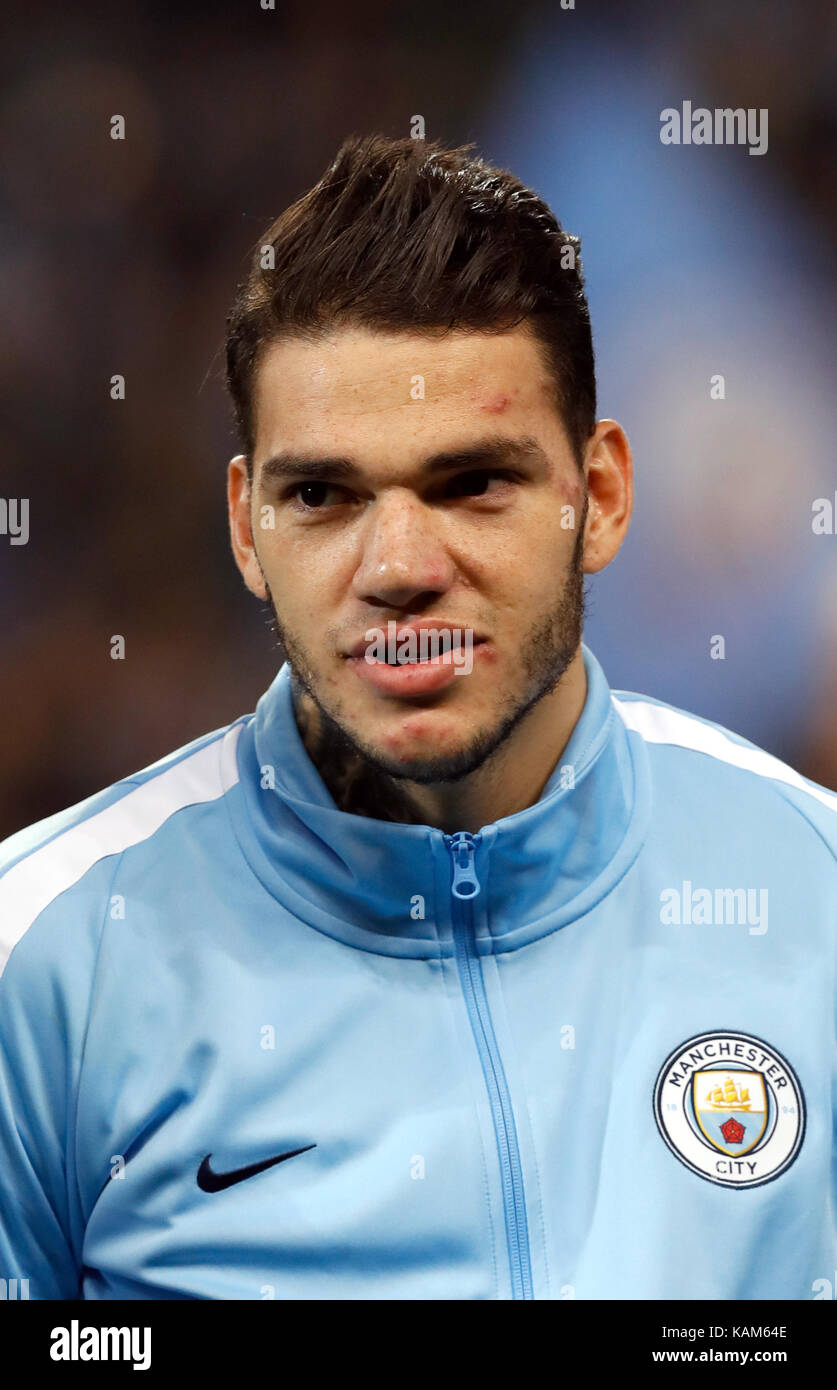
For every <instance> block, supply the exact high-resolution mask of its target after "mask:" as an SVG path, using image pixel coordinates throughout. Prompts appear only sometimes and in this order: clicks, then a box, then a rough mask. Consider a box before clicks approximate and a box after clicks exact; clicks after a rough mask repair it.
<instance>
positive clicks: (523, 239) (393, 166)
mask: <svg viewBox="0 0 837 1390" xmlns="http://www.w3.org/2000/svg"><path fill="white" fill-rule="evenodd" d="M470 149H471V147H470V146H463V147H461V148H459V149H453V150H448V149H445V148H444V147H443V146H442V145H440V144H438V143H426V142H425V141H423V140H412V139H398V140H393V139H388V138H387V137H386V136H383V135H371V136H364V137H360V136H351V137H350V138H349V139H348V140H346V141H345V143H344V144H343V146H342V147H341V149H340V151H339V153H338V154H337V157H336V158H335V160H334V161H333V163H332V164H331V165H330V166H329V168H328V169H327V170H326V172H325V174H324V175H323V177H322V178H321V179H320V181H319V183H317V184H315V186H314V187H313V188H312V189H310V191H309V192H308V193H306V194H305V195H304V197H302V198H300V199H299V200H298V202H296V203H294V204H292V206H291V207H289V208H287V209H286V210H285V212H283V213H282V214H281V215H280V216H279V217H278V218H277V219H276V221H275V222H274V223H272V225H271V226H270V227H269V228H268V230H267V231H266V232H265V234H264V236H263V237H262V238H261V240H260V242H259V245H258V246H257V248H256V251H255V253H254V256H253V262H252V268H251V271H250V274H249V277H248V278H247V280H246V281H245V282H244V284H243V285H241V286H240V287H239V289H238V292H237V294H236V298H235V301H234V303H233V306H232V309H231V310H230V313H229V315H228V318H227V340H226V356H227V386H228V388H229V391H230V394H231V396H232V402H233V409H234V412H235V419H236V423H237V426H238V429H239V432H240V435H241V439H242V442H243V446H244V451H245V453H246V455H247V461H248V467H250V466H251V465H252V455H253V447H254V434H255V429H254V420H253V381H254V376H255V372H256V370H257V368H258V365H259V360H260V355H261V353H262V352H263V350H264V349H265V348H266V347H267V346H268V345H269V344H270V343H272V342H274V341H275V340H276V339H278V338H281V337H283V336H286V335H287V336H304V337H309V338H310V337H316V336H318V335H319V334H321V333H323V332H326V331H328V330H329V329H330V328H333V327H336V326H339V325H341V324H351V325H353V326H359V327H366V328H373V329H374V328H376V329H381V330H384V331H386V330H388V329H389V330H411V329H412V330H415V331H416V332H422V331H425V332H437V331H447V330H450V329H465V330H476V331H480V330H481V331H483V332H490V331H492V330H493V331H502V330H504V329H507V328H512V327H514V326H515V325H516V324H519V323H521V321H522V320H524V319H526V320H529V321H530V323H531V327H532V329H533V331H534V334H535V336H536V338H537V340H538V341H539V342H540V343H541V344H542V345H543V347H544V348H545V349H546V361H547V363H548V365H549V367H550V370H551V371H552V373H553V375H554V379H555V388H556V402H557V405H558V410H559V413H560V415H561V418H562V420H563V422H564V426H565V429H566V431H567V433H568V435H569V439H570V443H571V445H572V447H573V450H574V452H575V455H576V458H577V460H578V461H579V463H580V462H581V457H582V453H583V448H584V445H585V443H586V441H587V439H588V438H589V436H590V434H591V433H592V432H593V430H594V428H595V419H596V378H595V363H594V358H593V341H592V335H591V331H590V314H589V310H588V308H587V299H586V296H585V293H584V279H583V274H582V269H581V260H580V256H579V254H578V253H579V247H580V242H579V239H578V237H574V236H571V235H569V234H568V233H567V232H565V231H563V229H562V228H561V226H560V224H559V223H558V221H557V220H556V218H555V216H554V214H553V213H552V212H551V211H550V209H549V208H548V207H547V205H546V204H545V203H544V202H543V201H542V200H541V199H540V198H539V197H538V196H537V194H535V193H533V192H532V190H531V189H530V188H526V186H525V185H524V184H522V183H521V182H520V181H519V180H518V179H516V178H515V177H514V176H513V175H512V174H510V173H508V172H507V171H505V170H503V169H496V168H494V167H492V166H491V165H490V164H487V163H485V161H483V160H482V159H479V158H477V157H476V156H474V155H472V154H471V153H470ZM267 247H271V248H272V254H271V253H270V252H268V253H267V254H265V248H267ZM569 248H571V249H569ZM265 260H266V261H272V264H270V265H269V267H268V268H264V267H263V264H262V262H263V261H265Z"/></svg>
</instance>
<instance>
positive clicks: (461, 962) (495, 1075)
mask: <svg viewBox="0 0 837 1390" xmlns="http://www.w3.org/2000/svg"><path fill="white" fill-rule="evenodd" d="M481 838H482V837H481V836H480V835H470V834H469V833H468V832H467V831H465V830H460V831H457V833H456V834H455V835H445V836H444V841H445V844H446V845H447V847H448V849H449V851H450V855H451V860H452V863H453V874H452V878H451V889H450V891H451V895H452V898H453V906H452V918H453V928H454V940H455V943H456V963H457V966H458V968H459V978H460V982H461V985H462V992H463V994H464V996H465V1003H466V1005H467V1009H468V1018H469V1020H470V1023H471V1031H472V1033H473V1035H474V1041H475V1042H476V1045H477V1052H478V1053H479V1058H480V1062H481V1064H482V1071H483V1076H484V1077H485V1085H486V1089H487V1091H488V1098H489V1100H490V1102H491V1114H492V1117H493V1119H494V1135H495V1138H496V1140H497V1153H498V1155H499V1158H500V1173H501V1176H502V1181H503V1207H504V1210H505V1217H506V1239H507V1242H508V1250H509V1267H510V1269H511V1281H512V1298H534V1296H535V1295H534V1293H533V1291H532V1264H531V1258H530V1253H529V1230H528V1226H527V1222H526V1199H525V1195H524V1192H523V1168H522V1165H521V1162H520V1149H519V1146H518V1142H517V1130H516V1128H515V1123H514V1112H513V1110H512V1104H511V1095H510V1094H509V1087H508V1082H507V1081H506V1077H505V1073H504V1071H503V1063H502V1061H501V1060H500V1050H499V1048H498V1046H497V1039H496V1037H495V1034H494V1025H493V1024H492V1021H491V1013H490V1011H489V1007H488V996H487V995H486V992H485V981H484V979H483V975H482V966H481V964H480V959H479V956H478V954H477V949H476V938H475V934H474V911H473V906H472V904H473V900H474V898H477V897H479V894H480V891H481V885H480V881H479V879H478V877H477V872H476V867H475V865H474V854H475V851H476V848H477V845H478V844H479V843H480V840H481Z"/></svg>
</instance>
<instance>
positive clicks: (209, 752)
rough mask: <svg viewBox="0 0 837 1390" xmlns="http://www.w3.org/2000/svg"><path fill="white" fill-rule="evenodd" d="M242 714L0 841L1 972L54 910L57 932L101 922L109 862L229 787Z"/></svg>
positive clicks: (233, 777) (235, 771) (235, 778)
mask: <svg viewBox="0 0 837 1390" xmlns="http://www.w3.org/2000/svg"><path fill="white" fill-rule="evenodd" d="M247 717H248V716H245V717H244V718H242V719H241V720H237V721H236V722H235V723H233V724H229V725H226V726H225V727H224V728H221V729H216V730H214V731H213V732H212V733H209V734H206V735H204V736H203V737H202V738H198V739H195V740H194V741H193V742H192V743H188V744H186V745H184V746H183V747H182V748H178V749H176V750H175V751H174V752H173V753H170V754H169V755H168V756H167V757H165V758H162V759H160V760H159V761H158V762H156V763H152V764H151V765H150V766H149V767H146V768H144V769H142V771H140V772H137V773H135V774H133V775H132V776H130V777H126V778H124V779H123V780H122V781H120V782H116V783H114V784H113V786H110V787H107V788H105V790H103V791H100V792H97V793H96V794H95V795H93V796H90V797H87V798H86V799H85V800H84V801H81V802H79V803H78V804H77V805H75V806H71V807H70V808H69V809H68V810H66V811H62V812H60V813H59V814H58V815H54V816H50V817H48V818H47V819H45V820H42V821H38V822H37V823H36V824H35V825H32V826H29V827H28V828H27V829H25V830H21V831H19V832H18V833H17V834H15V835H12V836H11V837H10V838H9V839H7V840H5V841H4V842H3V843H2V844H0V973H1V972H2V971H3V968H4V966H5V964H6V962H7V961H8V959H9V957H10V955H11V953H12V952H13V951H14V950H15V948H16V947H17V946H18V945H19V943H21V942H22V940H23V938H24V937H26V936H27V935H30V936H31V935H32V934H31V933H30V928H32V927H33V926H34V925H35V924H36V923H38V922H41V921H43V922H44V924H45V930H44V936H45V937H46V936H51V935H52V933H50V932H49V931H48V930H47V923H48V922H49V921H50V920H51V914H52V917H54V916H55V909H57V908H60V913H61V922H62V926H63V927H66V924H67V921H68V920H69V919H72V920H84V921H85V922H88V923H90V924H91V926H92V925H93V924H94V923H95V921H96V917H97V914H98V917H99V920H101V916H102V914H103V912H104V907H105V904H106V900H107V899H106V890H107V883H108V882H109V881H110V877H111V876H112V871H113V868H114V866H115V859H118V858H119V857H121V856H122V855H123V854H125V853H126V852H128V851H130V850H131V849H132V848H133V847H135V846H137V845H139V844H142V843H143V842H144V841H146V840H148V839H149V838H150V837H151V836H152V835H154V834H156V833H157V832H158V831H159V830H160V829H161V828H162V827H163V826H164V825H165V824H166V822H168V821H169V820H170V819H171V817H173V816H175V815H177V814H178V813H179V812H187V811H188V808H189V807H199V806H203V805H205V804H206V803H207V802H212V801H217V800H218V799H220V798H222V797H223V796H224V795H225V793H226V792H227V791H229V790H230V788H231V787H233V786H234V785H235V783H236V782H237V781H238V763H237V758H236V744H237V741H238V735H239V734H240V732H241V729H242V727H243V726H244V723H245V721H246V719H247ZM35 935H37V934H35ZM62 935H63V936H66V931H64V932H63V933H62Z"/></svg>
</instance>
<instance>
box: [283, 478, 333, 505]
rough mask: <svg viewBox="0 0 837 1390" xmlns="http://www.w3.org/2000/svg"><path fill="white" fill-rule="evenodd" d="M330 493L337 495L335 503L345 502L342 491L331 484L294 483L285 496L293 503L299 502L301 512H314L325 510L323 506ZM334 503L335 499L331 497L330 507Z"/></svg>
mask: <svg viewBox="0 0 837 1390" xmlns="http://www.w3.org/2000/svg"><path fill="white" fill-rule="evenodd" d="M330 493H337V494H339V495H338V496H337V498H336V501H338V502H341V501H345V491H344V489H343V488H339V487H335V486H334V484H333V483H320V482H310V483H294V485H293V487H292V488H289V490H288V493H287V495H288V497H291V498H293V500H294V501H298V502H299V504H300V509H301V510H302V511H310V512H315V511H323V510H324V509H325V504H326V502H327V499H328V497H329V494H330ZM334 502H335V498H334V497H332V499H331V505H332V506H333V505H334Z"/></svg>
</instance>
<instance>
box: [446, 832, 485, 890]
mask: <svg viewBox="0 0 837 1390" xmlns="http://www.w3.org/2000/svg"><path fill="white" fill-rule="evenodd" d="M479 841H480V837H479V835H469V834H468V831H467V830H458V831H457V832H456V834H455V835H446V836H445V843H446V845H447V847H448V849H449V850H450V852H451V855H452V858H453V882H452V884H451V888H450V891H451V892H452V894H453V896H454V897H455V898H476V897H477V896H478V894H479V891H480V881H479V879H478V878H477V871H476V869H475V868H474V852H475V850H476V847H477V845H478V844H479Z"/></svg>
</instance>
